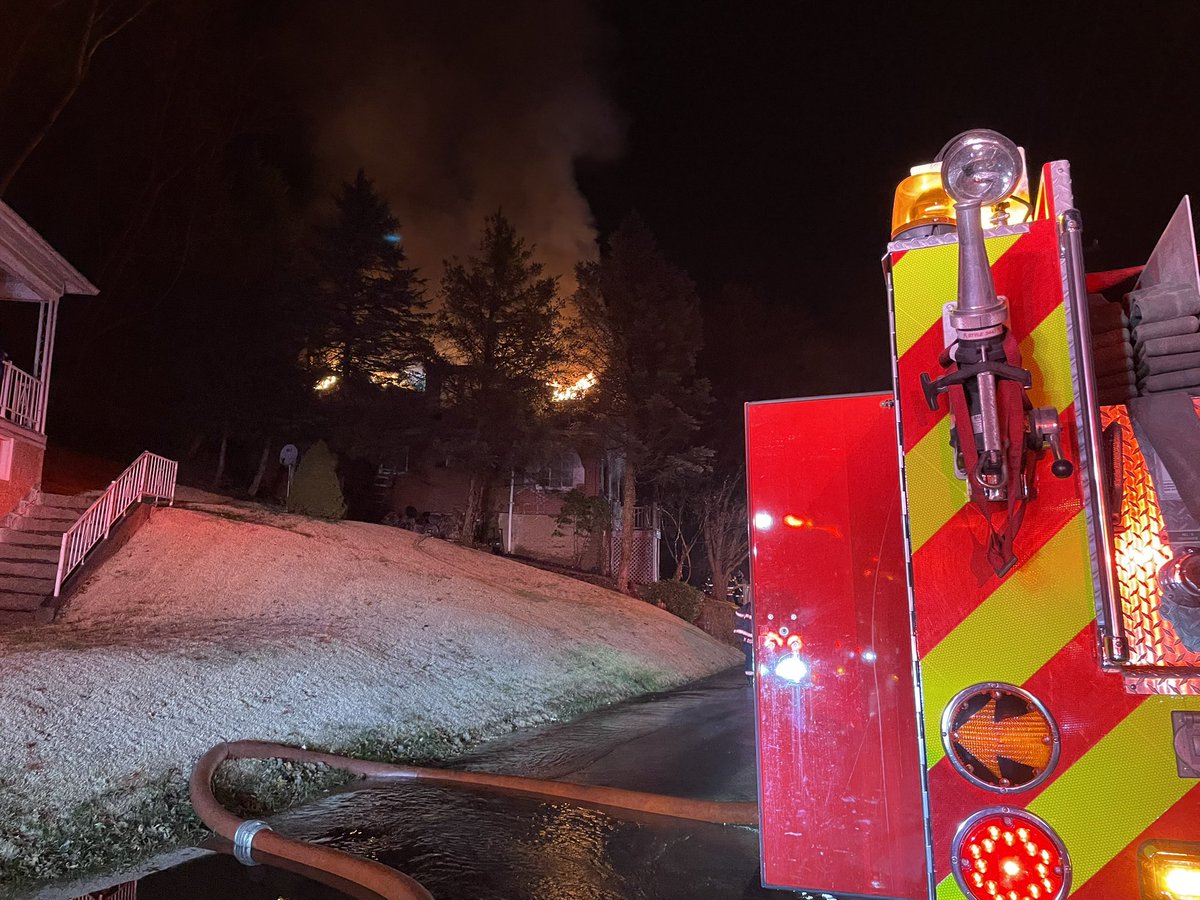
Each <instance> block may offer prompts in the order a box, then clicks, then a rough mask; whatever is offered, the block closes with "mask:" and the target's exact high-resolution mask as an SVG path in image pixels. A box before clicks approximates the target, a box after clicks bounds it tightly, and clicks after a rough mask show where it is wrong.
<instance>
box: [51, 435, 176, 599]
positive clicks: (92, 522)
mask: <svg viewBox="0 0 1200 900" xmlns="http://www.w3.org/2000/svg"><path fill="white" fill-rule="evenodd" d="M178 472H179V463H177V462H175V461H174V460H170V459H167V458H166V457H163V456H157V455H155V454H153V453H150V452H149V451H147V452H145V453H143V454H142V455H141V456H139V457H138V458H137V459H135V460H134V461H133V464H132V465H131V466H130V467H129V468H128V469H126V470H125V471H124V472H122V473H121V476H120V477H119V478H118V479H117V480H116V481H114V482H113V483H112V484H110V485H109V486H108V489H107V490H105V492H104V493H103V494H101V495H100V496H99V497H97V498H96V502H95V503H93V504H92V505H91V506H89V507H88V508H87V510H86V511H85V512H84V514H83V515H82V516H80V517H79V519H78V520H77V521H76V522H75V524H74V525H72V526H71V527H70V528H68V529H67V531H66V533H65V534H64V535H63V538H62V549H60V550H59V553H58V575H57V576H56V577H55V579H54V596H55V597H57V596H58V594H59V591H60V590H62V583H63V582H64V581H66V580H67V576H69V575H70V574H71V573H72V572H74V571H75V569H76V568H77V567H78V566H79V564H80V563H82V562H83V559H84V557H85V556H87V555H88V551H90V550H91V549H92V548H93V547H95V546H96V545H97V544H98V543H100V542H101V541H103V540H105V539H106V538H107V537H108V533H109V531H110V530H111V529H112V526H113V524H114V523H115V522H116V521H117V520H118V519H120V518H121V516H123V515H125V513H126V511H127V510H128V509H129V507H131V506H133V505H134V504H135V503H138V502H140V501H141V500H142V499H143V498H150V499H152V500H166V501H168V502H169V503H174V502H175V476H176V475H177V474H178Z"/></svg>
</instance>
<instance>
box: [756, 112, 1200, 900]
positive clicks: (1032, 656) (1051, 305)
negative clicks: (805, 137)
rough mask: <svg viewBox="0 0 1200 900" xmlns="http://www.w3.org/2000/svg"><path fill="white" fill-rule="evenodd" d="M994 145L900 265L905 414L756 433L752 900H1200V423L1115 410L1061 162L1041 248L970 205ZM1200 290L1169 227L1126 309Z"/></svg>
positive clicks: (782, 408) (898, 405)
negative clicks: (1107, 398)
mask: <svg viewBox="0 0 1200 900" xmlns="http://www.w3.org/2000/svg"><path fill="white" fill-rule="evenodd" d="M978 134H982V135H984V137H982V138H972V137H969V135H978ZM990 135H994V133H993V132H978V133H975V132H972V133H968V135H967V136H960V139H965V140H960V139H956V141H959V144H957V145H956V144H955V142H951V144H949V145H947V150H945V151H943V158H942V160H941V166H942V170H941V172H936V171H935V173H934V174H935V175H937V176H939V177H944V178H945V179H946V182H947V183H946V186H945V190H946V192H947V193H950V194H951V196H952V199H953V200H954V201H957V210H958V215H957V227H955V225H954V224H952V218H950V217H946V216H939V215H938V214H936V213H937V210H935V211H934V212H935V214H934V215H926V216H925V217H924V218H921V217H915V218H914V219H913V220H912V222H916V226H914V227H905V228H902V229H901V232H900V233H899V234H898V235H895V237H894V240H893V242H892V243H891V244H890V245H889V248H888V253H887V256H886V257H885V261H884V268H885V276H886V278H885V280H886V284H887V292H888V300H889V303H890V311H891V321H892V352H893V361H894V365H893V375H894V384H893V390H892V391H891V392H888V393H877V394H860V395H849V396H840V397H817V398H807V399H798V400H784V401H774V402H763V403H752V404H749V405H748V406H747V410H746V442H747V467H748V475H747V477H748V501H749V505H748V509H749V516H750V536H751V586H752V591H753V597H754V631H755V635H756V643H755V654H756V660H755V663H756V671H757V678H756V688H755V697H756V716H757V737H758V765H759V787H760V798H759V799H760V810H761V835H762V861H763V864H762V879H763V884H764V885H767V886H771V887H779V888H788V889H793V890H798V891H801V892H803V893H807V894H809V895H811V896H835V897H839V898H847V897H870V898H894V900H932V898H938V900H949V898H961V897H964V896H965V897H968V898H973V900H974V898H990V897H1000V898H1005V900H1059V898H1062V897H1066V896H1071V897H1078V898H1095V900H1105V898H1114V900H1115V898H1139V897H1140V898H1147V900H1148V898H1164V900H1171V898H1173V900H1186V898H1200V644H1197V642H1196V641H1195V640H1194V639H1192V638H1191V637H1189V635H1190V634H1191V632H1189V628H1191V627H1193V624H1194V622H1195V620H1200V587H1197V584H1196V582H1195V581H1193V580H1191V579H1193V578H1194V577H1196V576H1197V575H1198V574H1200V565H1197V554H1196V553H1195V552H1194V551H1193V548H1195V547H1197V546H1198V545H1200V526H1196V521H1195V520H1196V518H1198V517H1197V516H1195V514H1194V513H1191V514H1190V515H1191V517H1190V518H1189V502H1190V509H1191V510H1194V509H1195V503H1196V497H1195V495H1192V496H1190V497H1189V495H1188V491H1189V490H1192V489H1194V488H1195V486H1196V485H1195V483H1192V482H1191V481H1189V479H1190V478H1191V477H1192V475H1193V474H1195V472H1194V470H1193V471H1190V473H1189V466H1190V465H1192V464H1191V463H1189V461H1188V457H1189V454H1190V455H1191V456H1192V457H1194V458H1195V459H1196V460H1197V463H1196V464H1200V442H1197V443H1195V444H1194V445H1188V444H1187V443H1186V442H1187V441H1190V440H1192V439H1193V437H1194V436H1195V435H1200V412H1197V409H1198V407H1197V405H1196V401H1194V400H1193V398H1192V397H1191V395H1190V394H1189V393H1188V391H1187V390H1183V391H1172V392H1164V393H1152V392H1149V391H1144V390H1139V391H1138V393H1139V394H1140V396H1137V397H1134V398H1131V399H1129V401H1128V403H1127V404H1121V405H1109V406H1103V407H1102V406H1101V405H1100V403H1099V395H1098V393H1097V382H1098V378H1097V375H1096V370H1095V366H1096V352H1095V346H1094V338H1093V334H1092V329H1091V326H1090V319H1089V304H1090V305H1091V307H1092V308H1093V309H1092V314H1093V315H1095V314H1096V307H1098V305H1099V304H1100V303H1106V302H1109V301H1107V300H1105V299H1104V298H1103V297H1101V296H1099V291H1100V290H1101V289H1102V288H1103V287H1104V286H1106V285H1108V286H1109V287H1110V288H1111V283H1112V282H1114V280H1115V279H1113V278H1106V277H1105V276H1103V275H1101V276H1097V277H1094V278H1092V279H1090V283H1091V285H1092V286H1093V288H1094V290H1093V295H1092V297H1091V300H1090V301H1089V290H1088V287H1089V279H1088V277H1087V276H1085V274H1084V272H1083V269H1082V258H1081V257H1082V251H1081V232H1080V219H1079V215H1078V213H1077V212H1076V211H1075V209H1074V205H1073V200H1072V194H1071V185H1070V176H1069V167H1068V165H1067V163H1066V162H1061V161H1060V162H1053V163H1049V164H1047V165H1046V166H1044V167H1043V169H1042V172H1041V175H1042V181H1041V186H1040V189H1039V190H1038V193H1037V199H1036V202H1035V203H1028V204H1027V205H1028V207H1029V209H1028V214H1027V215H1025V216H1023V218H1024V219H1025V221H1021V222H1015V223H1010V221H1006V216H1005V215H1004V211H1005V209H1006V208H1007V204H1008V203H1009V200H1010V198H1009V194H1010V193H1011V185H1009V186H1008V187H1007V188H1006V190H1008V191H1009V193H1006V194H1005V195H1004V196H1003V197H998V199H997V196H998V195H997V196H990V197H989V196H984V197H983V198H982V200H980V198H979V197H974V198H972V196H971V195H970V192H971V191H972V190H975V189H976V188H978V187H979V185H980V184H981V183H982V182H983V181H986V179H987V178H989V177H991V171H990V170H989V169H988V168H987V167H988V166H989V165H994V163H995V159H996V155H995V154H997V153H1000V154H1001V156H1002V154H1003V151H1004V148H1005V146H1007V145H1006V144H1005V145H1001V144H995V145H993V144H989V143H988V141H990V140H992V138H991V137H989V136H990ZM995 137H996V138H998V139H999V140H1000V141H1003V140H1005V139H1003V138H1001V137H1000V136H998V135H997V136H995ZM973 141H974V143H972V142H973ZM997 147H999V149H998V150H997V149H996V148H997ZM956 153H957V154H958V155H957V156H956V155H955V154H956ZM1022 159H1023V157H1022ZM964 171H965V172H966V175H963V174H962V173H963V172H964ZM981 173H982V174H981ZM928 175H929V171H928V167H926V170H924V171H921V172H918V170H914V177H918V176H920V177H925V176H928ZM956 177H957V178H959V179H960V181H959V183H958V185H957V187H958V193H957V194H956V193H955V189H954V188H955V181H954V179H955V178H956ZM970 179H974V180H970ZM926 180H927V181H928V180H929V179H928V178H926ZM933 180H934V181H935V182H936V181H937V180H938V178H934V179H933ZM902 188H903V185H902ZM987 188H988V189H990V188H991V186H990V185H988V186H987ZM939 189H940V188H939ZM980 193H981V194H983V193H984V189H983V188H980ZM973 201H975V205H980V203H981V204H982V210H983V211H982V212H981V213H976V212H975V211H974V209H973V206H972V202H973ZM1185 205H1186V199H1185ZM933 206H936V204H933ZM951 206H952V207H953V204H951ZM997 210H999V211H1000V214H999V215H997ZM989 211H990V212H991V215H992V220H991V223H990V224H991V227H988V224H987V221H986V217H987V215H988V214H989ZM926 212H928V210H926ZM950 216H951V217H952V216H953V212H951V214H950ZM975 217H978V219H976V218H975ZM900 218H901V219H902V220H903V219H904V217H900ZM1184 219H1186V221H1184ZM976 220H978V221H981V222H983V223H984V224H983V228H982V234H980V233H979V231H980V229H979V228H977V227H976V226H975V225H974V222H975V221H976ZM912 222H910V221H909V220H903V221H902V225H905V226H907V225H910V224H912ZM967 245H970V246H967ZM972 254H974V255H972ZM968 269H970V271H968ZM1195 272H1196V253H1195V247H1194V243H1192V231H1191V222H1190V215H1188V216H1185V217H1183V218H1182V219H1181V218H1180V216H1177V218H1176V220H1173V223H1172V226H1171V228H1169V229H1168V232H1167V234H1166V235H1164V239H1163V241H1161V242H1160V245H1159V248H1158V249H1157V250H1156V251H1155V256H1154V257H1152V258H1151V262H1150V263H1149V264H1148V265H1147V266H1146V267H1145V269H1144V271H1142V272H1141V278H1140V280H1139V283H1138V285H1137V287H1136V288H1135V290H1134V291H1133V292H1132V296H1134V297H1151V296H1154V297H1159V296H1162V295H1164V294H1170V292H1171V291H1173V290H1176V287H1177V285H1178V284H1184V287H1187V288H1189V289H1190V290H1195V289H1196V288H1200V279H1198V278H1197V276H1196V274H1195ZM985 277H986V278H987V281H986V282H985V281H983V278H985ZM972 279H974V280H973V281H972ZM993 285H994V291H993V288H992V286H993ZM1179 290H1180V291H1183V288H1180V289H1179ZM1110 293H1111V290H1110ZM1184 293H1186V292H1184ZM1171 296H1172V297H1174V296H1175V295H1174V294H1172V295H1171ZM1180 296H1182V293H1181V294H1180ZM1187 296H1189V297H1190V294H1188V295H1187ZM1197 297H1200V294H1197ZM1171 302H1175V301H1174V300H1172V301H1171ZM1187 302H1190V300H1189V301H1187ZM1116 305H1117V304H1114V305H1113V306H1114V308H1107V307H1106V308H1105V309H1104V310H1103V312H1104V314H1105V315H1106V316H1108V317H1112V316H1113V315H1114V314H1117V315H1119V316H1120V317H1124V316H1125V315H1127V313H1128V311H1129V310H1125V308H1124V307H1121V311H1120V312H1119V313H1118V312H1117V311H1116V309H1115V307H1116ZM1147 308H1149V307H1147ZM1155 308H1157V307H1155ZM1132 311H1133V312H1134V313H1135V318H1136V313H1137V310H1136V309H1134V310H1132ZM1118 331H1120V329H1118ZM1125 333H1127V332H1125ZM1147 333H1150V332H1149V331H1147ZM1114 340H1116V339H1115V338H1114ZM1129 346H1130V347H1131V348H1132V346H1133V345H1132V343H1130V344H1129ZM1129 355H1130V356H1131V358H1132V357H1133V356H1134V354H1133V353H1132V350H1131V351H1130V352H1129ZM1192 393H1197V394H1200V388H1196V389H1194V390H1193V391H1192ZM1188 417H1190V419H1191V420H1190V421H1189V420H1188ZM1173 427H1174V428H1176V430H1175V431H1172V430H1171V429H1172V428H1173ZM1181 442H1184V443H1183V444H1181ZM1192 591H1194V592H1195V594H1196V599H1195V602H1194V603H1193V600H1192V594H1191V593H1189V592H1192ZM1189 616H1193V618H1192V619H1189V618H1188V617H1189ZM803 893H802V895H803Z"/></svg>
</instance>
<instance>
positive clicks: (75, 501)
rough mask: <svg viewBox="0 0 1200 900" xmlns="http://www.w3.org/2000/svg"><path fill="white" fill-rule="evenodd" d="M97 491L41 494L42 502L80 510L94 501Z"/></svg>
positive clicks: (47, 504) (97, 494) (98, 494)
mask: <svg viewBox="0 0 1200 900" xmlns="http://www.w3.org/2000/svg"><path fill="white" fill-rule="evenodd" d="M99 496H100V492H99V491H93V492H90V493H87V494H42V504H43V505H45V506H57V507H59V508H62V509H78V510H80V511H81V512H82V511H83V510H85V509H87V508H88V507H89V506H91V505H92V504H93V503H95V502H96V498H97V497H99Z"/></svg>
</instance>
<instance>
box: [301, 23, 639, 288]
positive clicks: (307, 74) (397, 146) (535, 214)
mask: <svg viewBox="0 0 1200 900" xmlns="http://www.w3.org/2000/svg"><path fill="white" fill-rule="evenodd" d="M294 28H295V29H296V31H295V34H297V35H298V36H299V37H300V40H301V42H302V44H303V47H304V49H303V50H302V51H301V52H302V53H305V54H314V55H315V57H316V58H315V59H312V60H301V66H302V71H301V72H300V73H299V77H300V78H301V79H302V80H303V79H306V78H307V79H314V78H315V77H317V76H319V78H320V81H319V82H316V81H315V80H313V81H309V82H307V84H306V85H304V89H305V93H306V96H307V97H308V98H309V100H308V102H309V105H310V106H311V107H312V111H313V116H314V122H315V127H316V129H317V134H316V139H317V148H318V155H319V158H320V161H321V165H322V166H323V167H324V169H325V170H326V171H325V173H324V174H325V175H326V176H327V177H328V181H329V184H330V187H331V188H332V186H334V185H335V184H336V183H337V181H340V180H345V179H349V178H352V177H353V175H354V172H355V171H356V170H357V169H358V168H359V167H362V168H364V169H365V170H366V172H367V175H368V176H369V177H371V178H372V179H374V180H375V182H376V185H377V186H378V187H379V189H380V190H381V191H382V192H383V194H384V195H385V196H386V197H387V198H388V199H389V200H390V201H391V204H392V208H393V210H394V211H395V213H396V215H397V216H398V217H399V219H400V221H401V223H402V231H403V238H404V245H405V249H406V251H407V252H408V255H409V258H410V259H411V260H412V262H413V263H414V264H416V265H417V266H419V267H420V268H421V270H422V273H423V274H424V275H425V277H426V278H428V279H430V280H431V281H433V280H436V279H437V278H438V277H439V275H440V272H441V263H442V260H443V259H447V258H449V257H451V256H454V255H458V256H463V255H465V254H468V253H472V252H474V251H475V249H476V247H477V245H478V240H479V234H480V232H481V229H482V226H483V220H484V216H485V215H487V214H489V213H493V212H495V211H496V210H497V209H503V211H504V213H505V214H506V215H507V216H508V217H509V218H510V219H511V220H512V221H513V222H514V224H515V225H516V226H517V228H518V230H519V231H520V233H521V234H522V235H523V236H524V237H525V238H526V240H528V241H531V242H533V243H535V244H536V245H537V248H538V258H539V259H540V260H541V261H542V262H544V263H545V264H546V271H547V274H551V275H561V276H564V281H565V282H566V283H567V286H569V285H571V284H573V277H572V274H571V272H572V268H573V266H574V263H575V262H576V261H578V260H580V259H590V258H593V257H594V256H595V254H596V244H595V237H596V235H595V229H594V226H593V221H592V216H591V211H590V209H589V208H588V204H587V201H586V200H585V199H584V197H583V196H582V195H581V194H580V192H579V188H578V186H577V184H576V182H575V176H574V163H575V161H576V160H577V159H580V158H584V157H589V158H597V159H604V158H610V157H611V156H613V155H615V154H616V153H617V152H618V150H619V148H620V143H621V124H620V117H619V115H618V113H617V111H616V109H615V107H614V105H613V104H612V102H611V101H610V99H609V97H608V96H607V93H606V90H605V88H604V85H603V79H602V77H601V73H602V68H603V66H602V60H601V56H602V53H603V49H604V46H603V45H604V34H603V30H602V28H601V26H600V23H599V21H598V17H597V15H596V13H595V10H594V8H593V5H592V4H591V3H590V2H588V0H550V2H544V0H509V2H506V3H479V2H472V0H436V2H433V3H414V2H407V0H404V2H395V0H393V2H386V0H379V2H375V0H354V2H346V3H339V2H336V0H311V2H310V3H309V4H308V6H307V9H306V11H305V12H304V13H302V14H301V15H300V16H299V19H298V20H296V21H295V24H294ZM292 55H293V57H294V56H295V45H293V54H292ZM308 62H311V63H312V64H311V65H308Z"/></svg>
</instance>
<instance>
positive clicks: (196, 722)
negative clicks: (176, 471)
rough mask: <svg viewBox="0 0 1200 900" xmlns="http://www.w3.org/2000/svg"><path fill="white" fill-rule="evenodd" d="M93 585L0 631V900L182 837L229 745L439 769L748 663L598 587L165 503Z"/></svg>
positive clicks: (344, 526)
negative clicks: (31, 624) (443, 761)
mask: <svg viewBox="0 0 1200 900" xmlns="http://www.w3.org/2000/svg"><path fill="white" fill-rule="evenodd" d="M203 499H207V498H203ZM213 499H215V498H213ZM82 577H84V578H87V579H89V580H88V582H87V584H86V585H85V586H84V587H83V588H82V589H81V590H80V591H79V592H78V593H77V594H76V596H75V597H74V598H73V600H72V602H71V605H70V607H69V609H68V610H67V611H66V614H65V616H64V618H63V620H62V621H60V622H59V623H56V624H55V625H53V626H47V627H42V628H36V629H34V628H30V629H24V630H20V631H13V632H8V633H0V665H2V672H3V675H2V677H0V720H2V721H3V722H4V723H5V726H6V735H5V738H6V750H5V752H4V754H3V755H2V757H0V895H4V894H5V891H6V888H5V884H6V882H7V884H8V885H10V886H12V885H14V884H16V883H18V882H22V881H25V880H26V879H29V878H31V877H42V878H44V877H49V876H56V875H59V874H63V873H66V872H78V871H79V870H80V869H87V868H96V867H97V866H101V865H105V864H111V863H113V862H114V861H119V862H127V861H129V860H132V859H135V858H137V857H139V856H145V855H147V854H149V853H150V852H154V851H157V850H161V849H163V848H165V847H169V846H171V845H174V844H178V843H180V842H186V841H188V840H190V839H194V837H195V835H196V834H197V833H198V832H197V826H196V823H195V821H194V819H192V818H191V816H190V809H189V808H188V806H187V804H186V802H185V799H184V797H185V794H184V792H183V780H184V778H186V775H187V773H188V772H189V771H190V768H191V765H192V764H193V763H194V761H195V760H196V759H197V758H198V757H199V755H200V754H201V753H202V752H203V751H204V750H206V749H207V748H208V747H210V746H211V745H213V744H214V743H217V742H219V741H223V740H232V739H237V738H260V739H264V740H275V741H284V742H290V743H296V744H307V745H309V746H320V747H324V748H329V749H335V750H342V751H349V752H352V753H359V754H367V755H372V756H374V757H376V758H397V759H399V758H411V759H424V760H429V759H437V758H440V757H444V756H446V755H449V754H452V753H454V752H457V751H459V750H461V749H462V748H463V747H464V746H466V745H468V744H471V743H474V742H477V741H479V740H481V739H484V738H486V737H487V736H489V735H494V734H497V733H500V732H503V731H508V730H511V729H514V728H520V727H523V726H528V725H534V724H538V723H542V722H546V721H549V720H552V719H556V718H564V717H567V716H570V715H572V714H576V713H578V712H580V711H582V710H585V709H589V708H592V707H595V706H598V705H601V704H605V703H610V702H613V701H616V700H618V699H621V698H624V697H627V696H630V695H633V694H636V693H640V692H645V691H648V690H653V689H659V688H665V687H669V686H674V685H677V684H681V683H684V682H686V681H690V680H693V679H696V678H700V677H703V676H705V675H708V674H710V673H712V672H715V671H718V670H721V669H723V668H726V667H728V666H731V665H736V664H737V663H738V661H739V659H740V654H739V653H737V652H736V651H734V650H732V649H731V648H730V647H727V646H722V645H721V644H720V643H718V642H717V641H714V640H713V639H711V638H710V637H708V636H707V635H705V634H703V633H702V632H700V631H699V630H697V629H695V628H692V627H690V626H688V625H686V624H685V623H683V622H682V621H681V620H679V619H677V618H675V617H673V616H671V615H670V614H668V613H666V612H663V611H662V610H659V609H657V608H655V607H653V606H651V605H649V604H646V603H643V602H640V601H637V600H631V599H629V598H626V597H622V596H620V595H618V594H614V593H612V592H610V591H607V590H604V589H603V588H599V587H595V586H593V585H589V584H585V583H582V582H579V581H575V580H572V579H569V578H564V577H561V576H558V575H555V574H553V573H549V572H544V571H540V570H537V569H533V568H530V567H527V566H523V565H520V564H518V563H514V562H512V561H509V560H505V559H502V558H499V557H494V556H491V555H488V554H484V553H479V552H475V551H471V550H466V549H463V548H460V547H457V546H455V545H452V544H447V543H444V542H441V541H438V540H434V539H425V538H422V537H420V536H418V535H414V534H412V533H409V532H405V531H400V530H397V529H392V528H385V527H382V526H374V525H367V524H362V523H338V524H333V523H327V522H320V521H314V520H311V519H306V518H301V517H296V516H286V515H278V514H273V513H270V512H268V511H266V510H263V509H261V508H258V507H250V506H240V505H233V504H225V503H208V502H199V503H193V504H191V508H190V509H179V508H176V509H162V510H158V511H157V512H156V513H155V515H154V516H153V518H152V519H151V521H150V522H149V523H148V524H147V525H146V526H145V527H144V528H143V529H142V530H141V531H140V532H139V533H138V534H137V535H136V536H135V537H134V538H133V539H132V540H131V541H130V543H129V544H128V545H127V546H126V547H124V548H123V549H122V550H121V551H120V552H119V553H118V554H117V555H116V556H114V557H113V558H112V559H111V560H110V561H109V562H108V563H106V564H105V565H104V566H103V567H102V568H101V569H100V570H99V571H97V572H95V573H92V574H91V575H88V574H86V573H85V574H84V575H83V576H82ZM273 778H274V779H275V780H276V781H277V782H278V784H277V787H280V788H281V791H282V793H283V794H285V795H288V796H289V797H290V796H291V795H292V794H296V795H299V794H301V793H303V790H301V789H300V788H297V790H296V791H292V790H291V785H292V782H297V783H299V782H303V781H305V780H306V779H305V778H303V777H301V776H300V775H298V774H296V773H291V774H289V773H278V772H277V773H274V775H273ZM309 780H311V779H309Z"/></svg>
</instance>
